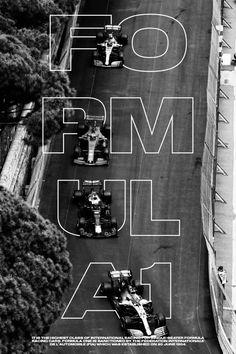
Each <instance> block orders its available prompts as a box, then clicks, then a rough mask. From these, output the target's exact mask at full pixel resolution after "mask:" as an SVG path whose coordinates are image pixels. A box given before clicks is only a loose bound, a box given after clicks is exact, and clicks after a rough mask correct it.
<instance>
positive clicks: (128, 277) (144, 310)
mask: <svg viewBox="0 0 236 354" xmlns="http://www.w3.org/2000/svg"><path fill="white" fill-rule="evenodd" d="M108 276H109V278H110V281H109V282H105V283H101V286H100V293H101V294H102V295H106V296H107V298H108V299H109V301H110V302H111V304H112V306H113V308H114V309H115V310H116V311H117V313H118V315H119V317H120V320H121V327H122V329H123V331H124V333H125V335H127V336H129V337H151V338H163V337H167V336H168V335H169V331H168V328H167V326H166V319H165V316H164V315H163V314H162V313H159V314H153V307H152V301H148V300H145V299H143V298H142V294H143V290H144V289H143V285H142V284H140V282H138V281H137V280H134V279H133V276H132V272H131V271H130V270H121V271H117V270H115V271H110V272H108Z"/></svg>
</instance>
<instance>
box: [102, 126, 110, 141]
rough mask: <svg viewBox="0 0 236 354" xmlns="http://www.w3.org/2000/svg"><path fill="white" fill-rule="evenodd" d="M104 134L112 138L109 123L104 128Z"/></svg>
mask: <svg viewBox="0 0 236 354" xmlns="http://www.w3.org/2000/svg"><path fill="white" fill-rule="evenodd" d="M102 131H103V134H104V136H105V137H106V138H107V139H110V132H111V127H110V126H109V125H105V126H104V127H103V129H102Z"/></svg>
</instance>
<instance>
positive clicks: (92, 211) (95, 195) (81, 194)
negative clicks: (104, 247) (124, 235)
mask: <svg viewBox="0 0 236 354" xmlns="http://www.w3.org/2000/svg"><path fill="white" fill-rule="evenodd" d="M102 186H103V184H102V182H101V181H99V180H97V181H91V180H85V181H83V183H82V189H81V190H75V191H74V193H73V199H74V201H75V202H76V204H77V205H78V207H79V219H78V221H77V229H78V231H79V235H80V237H90V238H93V237H94V238H108V237H117V236H118V227H117V221H116V218H115V217H112V216H111V202H112V195H111V191H109V190H103V188H102Z"/></svg>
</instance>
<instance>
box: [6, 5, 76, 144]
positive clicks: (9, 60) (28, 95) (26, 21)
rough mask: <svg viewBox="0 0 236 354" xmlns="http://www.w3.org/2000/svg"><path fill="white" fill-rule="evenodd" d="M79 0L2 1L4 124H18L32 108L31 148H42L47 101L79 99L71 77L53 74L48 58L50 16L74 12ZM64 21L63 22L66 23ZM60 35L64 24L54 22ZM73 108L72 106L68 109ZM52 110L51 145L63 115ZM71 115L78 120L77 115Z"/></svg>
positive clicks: (49, 120)
mask: <svg viewBox="0 0 236 354" xmlns="http://www.w3.org/2000/svg"><path fill="white" fill-rule="evenodd" d="M75 3H76V0H65V1H64V0H63V1H61V0H44V1H41V0H35V1H33V2H32V1H31V0H1V1H0V76H1V78H2V80H1V82H0V107H1V108H0V124H1V125H2V126H3V125H4V124H9V123H10V124H12V123H15V124H17V123H18V121H19V119H20V118H21V116H20V114H21V110H22V108H23V107H24V105H25V104H27V103H30V102H32V103H33V104H34V105H33V106H34V108H33V111H32V112H31V114H32V117H30V115H28V117H27V118H26V119H24V121H23V123H24V124H25V125H26V128H27V131H28V133H29V134H30V138H29V139H28V142H30V143H32V144H36V145H39V144H41V142H42V138H41V135H42V129H41V125H42V118H41V115H40V114H41V100H42V97H45V96H50V97H53V96H55V97H56V96H61V97H69V96H70V97H71V96H74V94H75V91H74V90H72V89H71V88H70V82H69V79H68V76H67V74H66V73H61V72H59V73H57V72H50V70H49V68H48V64H46V63H45V62H43V60H42V59H41V58H42V55H43V53H45V51H47V49H48V44H49V38H48V33H47V32H48V26H49V15H50V14H61V13H67V12H70V13H71V12H73V11H74V6H75ZM63 21H64V20H63V18H62V22H63ZM54 22H55V23H54V30H55V31H57V30H58V31H59V29H60V21H59V19H57V21H54ZM63 104H64V105H66V107H70V102H69V101H67V102H66V101H64V103H63ZM61 105H62V101H61V102H60V105H59V106H58V107H55V104H54V105H52V107H49V108H50V110H49V111H47V115H48V117H47V120H46V124H45V125H46V127H47V129H46V136H45V138H46V139H49V138H51V136H52V135H53V134H55V133H57V132H59V131H60V129H62V128H63V125H62V124H61V123H60V120H61V118H60V114H59V109H61ZM67 114H70V115H71V114H72V111H71V112H70V113H68V111H67Z"/></svg>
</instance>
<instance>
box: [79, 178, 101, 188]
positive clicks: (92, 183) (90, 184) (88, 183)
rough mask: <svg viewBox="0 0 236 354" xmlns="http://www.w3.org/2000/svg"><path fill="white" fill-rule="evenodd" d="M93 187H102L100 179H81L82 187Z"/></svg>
mask: <svg viewBox="0 0 236 354" xmlns="http://www.w3.org/2000/svg"><path fill="white" fill-rule="evenodd" d="M86 186H88V187H94V186H99V187H102V181H100V180H96V181H92V180H84V181H83V187H86Z"/></svg>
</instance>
